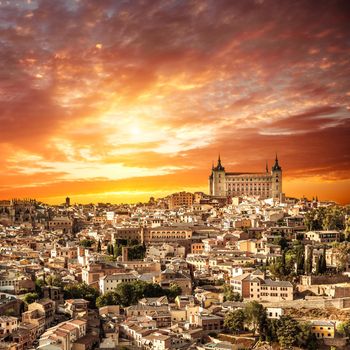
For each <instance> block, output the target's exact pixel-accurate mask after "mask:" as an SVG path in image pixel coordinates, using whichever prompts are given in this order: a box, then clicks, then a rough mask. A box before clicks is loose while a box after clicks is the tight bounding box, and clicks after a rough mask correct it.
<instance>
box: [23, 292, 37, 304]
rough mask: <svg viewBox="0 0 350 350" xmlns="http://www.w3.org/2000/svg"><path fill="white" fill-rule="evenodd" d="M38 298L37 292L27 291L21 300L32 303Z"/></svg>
mask: <svg viewBox="0 0 350 350" xmlns="http://www.w3.org/2000/svg"><path fill="white" fill-rule="evenodd" d="M38 299H39V295H38V294H37V293H27V294H26V295H25V296H24V297H23V301H24V302H25V303H26V304H31V303H34V301H36V300H38Z"/></svg>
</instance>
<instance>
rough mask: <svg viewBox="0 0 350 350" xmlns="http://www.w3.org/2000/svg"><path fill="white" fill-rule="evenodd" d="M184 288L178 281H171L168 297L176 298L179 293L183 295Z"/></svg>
mask: <svg viewBox="0 0 350 350" xmlns="http://www.w3.org/2000/svg"><path fill="white" fill-rule="evenodd" d="M181 293H182V289H181V287H180V286H179V285H178V284H176V283H170V287H169V289H168V297H169V298H170V299H173V300H174V299H175V298H176V297H177V296H178V295H181Z"/></svg>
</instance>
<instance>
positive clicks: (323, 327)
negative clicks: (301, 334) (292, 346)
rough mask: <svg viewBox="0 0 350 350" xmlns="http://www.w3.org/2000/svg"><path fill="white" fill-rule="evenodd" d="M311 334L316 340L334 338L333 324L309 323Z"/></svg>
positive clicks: (327, 322) (322, 322)
mask: <svg viewBox="0 0 350 350" xmlns="http://www.w3.org/2000/svg"><path fill="white" fill-rule="evenodd" d="M311 333H313V334H315V336H316V338H317V339H323V338H334V333H335V323H333V322H330V321H313V322H312V323H311Z"/></svg>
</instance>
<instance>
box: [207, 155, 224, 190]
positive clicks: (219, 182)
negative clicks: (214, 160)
mask: <svg viewBox="0 0 350 350" xmlns="http://www.w3.org/2000/svg"><path fill="white" fill-rule="evenodd" d="M209 192H210V195H211V196H225V168H224V167H223V165H222V164H221V158H220V155H219V158H218V164H217V166H216V167H214V166H213V167H212V172H211V175H210V176H209Z"/></svg>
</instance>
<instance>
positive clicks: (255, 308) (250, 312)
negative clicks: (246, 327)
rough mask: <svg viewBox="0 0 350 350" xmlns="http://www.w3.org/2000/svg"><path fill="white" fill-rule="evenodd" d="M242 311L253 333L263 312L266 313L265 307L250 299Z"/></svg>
mask: <svg viewBox="0 0 350 350" xmlns="http://www.w3.org/2000/svg"><path fill="white" fill-rule="evenodd" d="M244 312H245V315H246V320H247V322H248V323H249V324H250V325H251V327H252V329H253V333H254V334H255V332H256V330H257V329H258V327H259V324H260V321H261V320H262V318H263V314H264V313H266V311H265V308H264V307H263V306H262V305H261V304H259V303H258V302H257V301H250V302H249V303H247V305H246V307H245V309H244Z"/></svg>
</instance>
